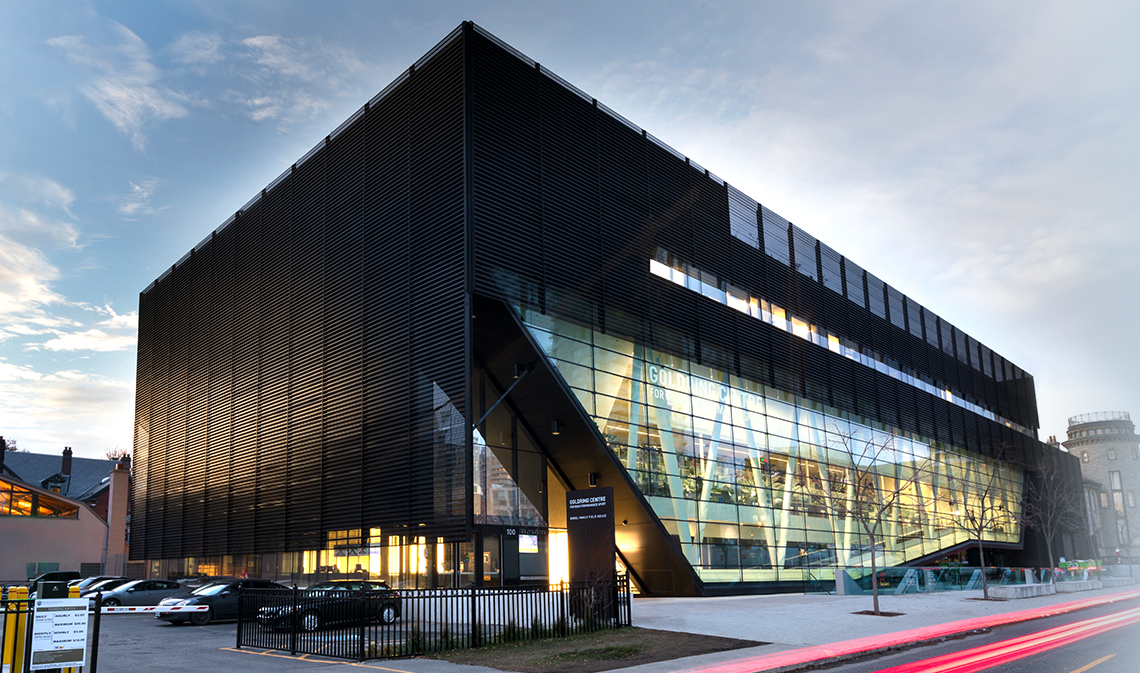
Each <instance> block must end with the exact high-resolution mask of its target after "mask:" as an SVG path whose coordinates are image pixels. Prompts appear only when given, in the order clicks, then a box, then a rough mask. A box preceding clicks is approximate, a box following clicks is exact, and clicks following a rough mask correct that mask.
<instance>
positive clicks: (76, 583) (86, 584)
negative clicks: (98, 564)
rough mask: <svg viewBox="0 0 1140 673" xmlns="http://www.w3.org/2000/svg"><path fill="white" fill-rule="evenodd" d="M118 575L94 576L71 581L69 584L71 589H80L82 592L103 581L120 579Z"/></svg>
mask: <svg viewBox="0 0 1140 673" xmlns="http://www.w3.org/2000/svg"><path fill="white" fill-rule="evenodd" d="M118 577H119V576H118V575H92V576H91V577H84V578H83V579H81V580H71V581H70V582H68V583H67V586H69V587H79V590H80V591H83V590H84V589H88V588H90V587H92V586H94V585H96V584H98V583H99V582H102V581H103V580H111V579H116V578H118Z"/></svg>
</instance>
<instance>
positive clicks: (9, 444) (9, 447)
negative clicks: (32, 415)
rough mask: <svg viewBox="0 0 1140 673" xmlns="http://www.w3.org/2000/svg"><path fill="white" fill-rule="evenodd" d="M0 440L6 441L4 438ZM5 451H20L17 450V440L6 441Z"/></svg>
mask: <svg viewBox="0 0 1140 673" xmlns="http://www.w3.org/2000/svg"><path fill="white" fill-rule="evenodd" d="M0 439H4V438H3V437H0ZM4 450H5V451H19V450H20V449H18V448H16V440H14V439H4Z"/></svg>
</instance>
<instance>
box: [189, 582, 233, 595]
mask: <svg viewBox="0 0 1140 673" xmlns="http://www.w3.org/2000/svg"><path fill="white" fill-rule="evenodd" d="M229 586H230V583H229V582H212V583H210V584H207V585H205V586H201V587H198V588H197V589H195V590H194V591H192V592H191V593H193V594H194V595H195V596H215V595H217V594H220V593H222V591H223V590H225V589H226V588H227V587H229Z"/></svg>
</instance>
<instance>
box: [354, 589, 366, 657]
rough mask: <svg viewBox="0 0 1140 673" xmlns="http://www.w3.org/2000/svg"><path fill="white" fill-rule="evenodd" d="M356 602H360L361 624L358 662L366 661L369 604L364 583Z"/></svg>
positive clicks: (358, 634)
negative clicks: (365, 636) (366, 625)
mask: <svg viewBox="0 0 1140 673" xmlns="http://www.w3.org/2000/svg"><path fill="white" fill-rule="evenodd" d="M356 600H358V601H359V602H360V624H359V626H358V632H357V637H358V640H357V643H358V645H359V647H357V655H358V656H357V658H356V660H357V661H364V624H365V622H367V621H368V603H367V602H366V601H365V599H364V582H361V583H360V591H359V592H358V593H357V595H356Z"/></svg>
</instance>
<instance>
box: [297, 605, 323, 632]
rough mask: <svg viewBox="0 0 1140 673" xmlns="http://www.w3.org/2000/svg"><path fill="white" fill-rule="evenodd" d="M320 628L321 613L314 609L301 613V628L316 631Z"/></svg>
mask: <svg viewBox="0 0 1140 673" xmlns="http://www.w3.org/2000/svg"><path fill="white" fill-rule="evenodd" d="M319 628H321V615H320V613H319V612H317V611H316V610H309V611H308V612H306V613H304V614H303V615H301V630H302V631H316V630H317V629H319Z"/></svg>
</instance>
